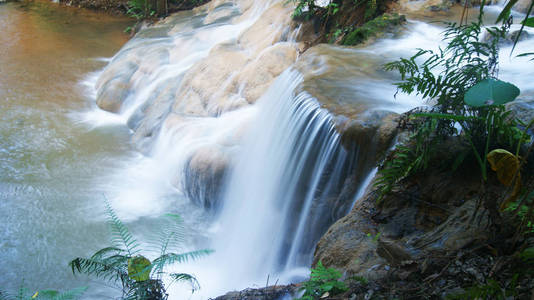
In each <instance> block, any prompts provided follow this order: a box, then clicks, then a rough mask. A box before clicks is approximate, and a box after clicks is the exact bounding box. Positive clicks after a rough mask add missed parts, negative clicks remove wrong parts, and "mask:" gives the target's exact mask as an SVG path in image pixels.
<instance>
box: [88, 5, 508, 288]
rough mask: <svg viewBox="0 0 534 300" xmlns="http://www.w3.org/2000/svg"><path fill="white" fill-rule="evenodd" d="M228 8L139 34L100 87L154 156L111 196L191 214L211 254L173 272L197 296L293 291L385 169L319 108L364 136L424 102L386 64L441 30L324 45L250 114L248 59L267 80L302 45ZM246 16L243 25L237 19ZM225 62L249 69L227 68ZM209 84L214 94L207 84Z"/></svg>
mask: <svg viewBox="0 0 534 300" xmlns="http://www.w3.org/2000/svg"><path fill="white" fill-rule="evenodd" d="M230 8H231V10H230V11H231V13H229V14H223V15H225V17H224V18H222V20H223V21H220V23H209V22H208V23H206V22H205V18H207V17H206V15H205V14H204V15H202V16H198V15H193V16H188V18H189V19H187V20H184V21H183V22H182V23H180V24H179V25H173V26H170V27H165V23H164V25H163V29H162V28H159V29H158V28H153V29H148V31H147V32H143V31H142V32H141V33H140V35H139V36H138V37H136V39H134V40H133V41H131V42H130V43H129V44H128V45H127V47H126V48H125V49H124V50H123V51H121V52H120V53H119V54H117V56H116V57H115V58H114V59H113V60H112V61H111V63H110V65H109V66H108V68H107V69H106V70H105V72H104V74H103V75H102V76H101V77H100V79H99V82H98V84H97V86H98V87H99V95H98V99H99V100H100V101H101V102H102V101H103V102H106V101H108V100H110V99H111V98H112V97H111V98H110V97H108V96H109V95H119V96H120V97H119V98H120V99H122V100H123V102H122V103H119V104H117V105H118V108H117V107H114V105H115V104H114V103H113V102H111V103H107V104H106V103H104V104H102V103H100V104H101V105H103V106H104V107H107V108H109V109H110V110H115V111H119V112H121V114H122V116H123V117H124V119H125V120H126V119H128V125H129V126H130V128H132V129H134V131H135V133H134V141H135V142H136V143H137V144H138V146H139V145H141V147H140V148H141V149H142V150H144V152H145V153H148V154H149V157H148V158H143V159H141V161H142V162H141V163H136V162H131V163H129V164H130V165H129V166H127V167H126V168H125V170H124V171H123V172H120V173H119V174H118V175H116V176H115V177H114V178H113V179H112V180H111V182H114V183H117V182H124V184H119V188H115V190H114V195H112V200H113V204H114V206H115V207H118V208H119V212H122V216H123V217H125V218H126V219H127V217H132V218H133V219H135V218H139V217H143V216H147V215H156V214H159V213H162V212H164V211H166V209H168V208H169V207H171V206H173V205H174V207H175V208H176V203H181V204H179V207H180V208H186V211H182V212H181V213H182V214H185V215H186V216H185V218H186V222H188V224H189V226H190V227H199V228H202V229H200V230H198V231H196V233H198V234H200V235H202V236H203V237H204V238H203V239H201V241H200V242H198V241H197V242H196V243H195V240H194V239H192V240H191V245H189V246H188V249H186V250H191V249H193V248H204V247H207V248H212V249H214V250H215V253H214V254H212V255H211V256H210V257H208V258H206V259H204V260H202V261H198V262H194V263H191V264H187V265H183V266H177V267H176V268H177V269H176V270H177V271H180V272H184V271H185V272H189V273H193V274H195V275H196V276H197V277H198V279H199V281H200V283H201V286H202V287H203V288H202V290H201V291H200V292H199V293H196V294H195V296H198V297H201V298H206V297H213V296H216V295H219V294H222V293H224V292H226V291H229V290H233V289H241V288H245V287H254V286H263V285H264V284H265V282H266V281H267V280H268V279H267V278H270V280H271V281H270V283H274V282H276V281H278V282H279V283H286V282H291V281H295V280H298V279H303V278H304V277H305V276H306V275H307V273H308V272H309V269H308V268H309V265H310V263H311V259H312V254H313V250H314V246H315V243H316V242H317V240H318V239H319V238H320V236H321V235H322V234H323V233H324V231H325V230H326V229H327V228H328V226H329V225H330V224H332V223H333V222H334V221H335V220H336V219H337V218H339V217H341V216H342V215H343V214H345V213H347V211H348V210H349V209H350V208H351V206H352V205H353V203H354V200H356V198H357V197H359V196H361V195H362V193H361V188H362V187H365V186H366V185H367V184H369V182H370V180H371V178H372V176H371V175H370V174H373V173H374V172H375V171H376V169H374V165H375V150H374V148H373V146H374V145H375V144H376V141H375V136H374V135H373V134H370V135H369V136H364V137H362V138H360V139H359V142H360V144H356V145H351V146H350V147H346V146H347V145H346V144H343V143H342V136H341V135H340V134H339V133H338V132H337V130H336V127H335V125H334V124H335V123H336V124H337V123H338V122H339V121H340V120H338V119H343V118H345V119H346V117H339V116H336V118H334V117H333V115H331V113H329V112H328V111H327V110H325V109H323V108H321V105H325V106H326V107H328V109H329V110H330V112H332V113H334V112H335V111H336V109H332V107H336V105H337V107H338V108H339V107H341V108H342V109H344V108H346V107H347V108H350V109H353V108H354V109H353V110H354V113H352V115H351V116H352V117H354V116H356V117H358V118H359V117H362V116H364V117H365V118H362V119H361V120H359V122H360V121H361V123H362V126H363V127H365V126H367V125H368V124H367V123H369V120H371V119H373V118H375V116H380V118H378V117H377V120H381V117H382V116H383V115H384V111H385V112H386V114H387V113H390V112H391V111H394V112H402V111H406V110H408V109H409V108H412V107H414V106H415V105H417V104H418V101H417V100H416V99H413V98H410V97H405V96H404V97H399V98H397V99H396V100H395V99H393V94H394V86H393V85H392V82H393V80H394V78H392V75H387V74H386V73H384V72H381V71H377V70H376V69H379V68H380V67H379V66H380V65H381V64H382V63H383V62H384V61H385V60H390V59H391V60H393V59H396V58H397V57H399V56H407V55H409V54H410V53H411V51H412V48H413V45H414V44H423V43H427V42H428V41H430V43H431V44H432V45H434V46H436V47H437V45H439V42H440V41H439V39H437V37H438V36H439V35H438V34H437V33H439V32H440V31H441V29H440V28H439V27H434V26H430V25H428V24H425V23H422V22H412V23H411V24H410V25H409V28H411V29H413V30H412V31H411V33H410V34H408V35H405V36H403V37H402V38H401V39H400V40H398V39H397V40H392V39H388V40H384V41H380V42H378V43H376V44H375V45H371V46H369V47H367V48H363V49H340V48H336V47H330V46H324V47H322V48H321V47H318V48H317V49H314V50H309V51H308V53H311V54H308V53H307V54H305V55H304V56H303V57H301V58H300V59H299V62H300V65H301V66H300V67H295V68H290V69H288V70H286V71H285V72H283V73H282V74H281V75H280V76H278V78H277V79H276V80H275V82H274V83H273V84H272V85H271V87H270V88H269V89H268V90H267V92H266V93H264V94H263V96H262V97H261V98H260V99H259V100H258V103H257V104H255V105H248V104H249V103H250V104H253V103H254V102H255V101H256V99H253V100H250V99H249V98H250V97H249V95H248V94H247V93H249V94H250V93H251V92H250V90H251V89H253V88H255V87H250V86H248V87H247V86H246V84H245V82H244V80H245V79H243V78H247V76H243V74H245V75H250V73H247V72H246V71H247V70H246V69H247V67H242V66H240V64H244V65H247V66H248V67H250V66H252V67H251V68H257V69H258V70H256V69H253V71H258V72H259V69H260V67H261V64H260V63H261V62H262V59H263V58H264V56H263V55H265V53H270V52H269V51H273V52H274V53H276V55H278V53H279V52H276V51H279V50H280V49H279V48H281V49H286V48H289V49H291V48H294V47H295V43H293V42H292V41H291V40H290V39H291V36H294V34H295V33H296V32H298V29H297V30H295V31H294V32H293V33H290V30H287V29H284V28H282V29H280V28H279V26H274V27H273V28H276V30H278V31H280V32H284V33H283V34H281V35H280V36H281V37H280V38H279V39H278V40H277V39H274V40H273V42H272V44H267V45H266V48H265V49H261V48H260V49H258V47H252V46H250V45H247V43H246V39H243V38H242V34H243V32H246V31H247V30H252V32H254V30H255V29H254V27H253V25H252V23H254V21H255V20H260V19H261V18H259V17H258V16H259V15H260V13H254V14H251V16H249V19H245V21H243V20H242V19H240V16H239V13H237V12H236V11H235V7H233V6H220V7H219V8H217V9H219V11H218V12H219V13H220V12H223V11H224V10H227V9H230ZM217 9H216V10H215V11H217ZM264 9H265V8H264ZM260 11H261V10H260ZM208 16H209V14H208ZM236 19H239V20H240V22H237V23H235V24H234V23H233V24H231V25H229V24H228V23H227V21H228V20H236ZM218 20H221V18H219V19H218ZM191 24H193V25H191ZM190 25H191V26H190ZM249 26H252V27H249ZM191 27H192V28H191ZM251 28H252V29H251ZM182 29H183V31H180V30H182ZM158 30H159V31H158ZM161 31H164V34H162V33H161ZM151 35H155V37H154V36H152V37H151ZM162 36H163V37H162ZM191 36H193V37H194V38H193V39H191V40H189V38H190V37H191ZM185 41H187V43H185ZM152 42H154V43H152ZM277 47H278V48H277ZM284 47H285V48H284ZM292 51H294V49H292ZM214 57H215V58H222V63H221V62H220V61H218V60H214V59H213V58H214ZM275 57H276V56H275ZM325 57H326V58H327V59H324V58H325ZM226 59H227V61H225V60H226ZM203 60H208V61H209V62H210V63H214V64H213V65H210V64H208V63H205V62H204V61H203ZM327 60H330V61H328V62H325V61H327ZM291 62H293V61H291ZM219 63H220V64H219ZM225 63H228V64H229V65H230V66H231V67H236V68H240V69H239V70H238V71H234V70H229V71H228V70H226V69H225V68H227V69H231V67H225ZM303 64H304V65H306V66H308V65H309V66H312V69H311V70H310V69H307V68H306V67H304V68H303V67H302V65H303ZM297 65H299V63H297ZM315 65H317V68H315ZM340 66H341V67H340ZM122 68H127V70H126V71H125V70H124V69H122ZM218 68H219V69H218ZM221 69H222V70H221ZM297 69H298V71H297ZM214 70H215V71H214ZM225 71H228V72H227V73H225ZM217 72H219V73H222V74H223V76H221V75H220V74H219V73H217ZM240 72H242V73H240ZM258 72H257V73H258ZM280 72H281V71H280ZM503 73H506V74H509V72H506V71H504V72H503ZM205 74H208V75H205ZM274 74H276V75H278V73H274ZM270 75H271V76H272V77H273V75H272V74H270ZM199 76H200V79H198V78H197V77H199ZM210 76H211V77H210ZM212 78H216V80H215V82H216V83H218V85H215V86H214V85H210V84H205V85H202V84H199V81H203V80H207V81H209V80H211V79H212ZM247 79H248V78H247ZM240 80H241V81H240ZM355 82H357V83H358V84H355ZM120 84H126V85H127V86H128V88H126V89H124V90H122V91H120V92H118V91H116V90H114V89H113V87H111V86H113V85H118V86H120ZM199 86H204V87H205V88H206V91H200V90H199V89H198V87H199ZM228 91H230V92H228ZM122 93H124V94H122ZM317 95H319V96H317ZM320 96H322V98H321V97H320ZM247 97H249V98H247ZM245 98H246V99H245ZM244 99H245V100H246V102H245V100H244ZM317 99H319V100H317ZM325 99H326V100H325ZM325 101H331V102H333V103H334V104H332V103H326V104H325ZM319 103H321V104H319ZM340 103H341V104H340ZM108 104H109V106H107V105H108ZM341 121H343V122H344V121H346V120H341ZM371 123H372V122H371ZM371 132H372V131H371ZM139 141H142V142H140V143H139ZM342 144H343V146H342ZM147 149H148V150H147ZM346 186H352V187H353V188H352V189H351V190H346V189H345V188H346ZM358 187H360V192H358ZM177 198H179V199H181V200H179V201H178V200H176V199H177ZM187 198H189V199H187ZM184 201H185V202H187V201H193V202H196V203H197V204H200V206H203V207H204V208H207V209H208V210H209V211H210V213H209V214H204V213H201V212H199V211H200V210H199V209H198V208H196V209H195V208H193V207H191V206H185V205H184V204H183V203H184ZM154 207H156V208H154ZM199 220H200V221H199ZM189 248H191V249H189ZM170 291H171V296H172V297H178V295H183V296H185V295H187V294H189V290H188V289H184V290H181V289H180V288H177V290H170ZM172 297H171V298H172Z"/></svg>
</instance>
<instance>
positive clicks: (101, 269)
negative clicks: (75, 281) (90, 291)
mask: <svg viewBox="0 0 534 300" xmlns="http://www.w3.org/2000/svg"><path fill="white" fill-rule="evenodd" d="M127 261H128V257H127V256H121V255H114V256H110V257H108V258H106V259H102V260H100V259H87V258H81V257H78V258H76V259H74V260H72V261H71V262H69V266H70V267H71V270H72V273H73V274H76V272H78V273H80V274H86V275H93V276H96V277H98V278H101V279H104V280H108V281H115V282H117V281H121V283H125V282H128V281H130V279H129V277H128V270H127V267H126V266H127V265H128V264H127Z"/></svg>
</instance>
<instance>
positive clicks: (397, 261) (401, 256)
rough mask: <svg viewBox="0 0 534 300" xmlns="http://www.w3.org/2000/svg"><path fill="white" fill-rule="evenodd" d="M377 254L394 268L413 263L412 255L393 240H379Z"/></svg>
mask: <svg viewBox="0 0 534 300" xmlns="http://www.w3.org/2000/svg"><path fill="white" fill-rule="evenodd" d="M377 242H378V246H377V249H376V253H377V254H378V255H379V256H381V257H383V258H384V259H386V260H387V262H388V263H389V264H390V265H392V266H401V265H403V264H405V263H408V262H411V261H413V257H412V255H411V254H410V253H409V252H408V251H407V250H406V249H405V247H403V246H402V245H401V244H400V243H399V242H397V241H394V240H391V239H384V238H382V239H379V240H378V241H377Z"/></svg>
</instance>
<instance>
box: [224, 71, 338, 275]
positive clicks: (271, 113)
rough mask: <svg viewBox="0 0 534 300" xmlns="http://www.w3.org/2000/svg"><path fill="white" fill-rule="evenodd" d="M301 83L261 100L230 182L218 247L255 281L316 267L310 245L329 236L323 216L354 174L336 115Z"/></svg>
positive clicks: (296, 79) (290, 76)
mask: <svg viewBox="0 0 534 300" xmlns="http://www.w3.org/2000/svg"><path fill="white" fill-rule="evenodd" d="M301 82H302V77H301V75H300V74H299V73H298V72H297V71H294V70H288V71H286V72H284V73H283V74H282V75H281V76H280V77H279V78H278V79H277V80H276V81H275V83H274V84H273V85H272V87H271V88H270V89H269V90H268V91H267V93H266V94H264V96H263V97H262V98H261V99H260V100H259V103H258V106H259V107H258V109H259V111H260V114H259V115H258V116H257V118H256V120H255V121H254V126H253V127H252V128H251V130H250V132H249V134H248V137H247V138H246V140H245V141H244V145H243V147H242V150H241V152H240V154H239V155H238V162H237V163H236V166H235V167H234V168H233V170H232V171H231V175H230V178H229V180H228V182H227V183H226V185H227V186H226V192H225V195H224V201H223V203H224V204H223V205H224V207H223V209H222V212H221V216H220V225H221V227H222V232H221V233H220V234H219V235H218V238H217V240H216V241H215V245H216V247H215V248H217V249H219V248H221V249H224V250H222V252H224V253H223V254H222V255H223V256H224V257H228V258H230V260H229V261H228V262H229V263H230V264H232V265H234V266H235V267H236V268H242V270H240V273H242V274H246V273H250V274H249V275H250V276H251V277H254V275H256V274H260V275H261V276H266V275H267V274H275V273H277V272H280V271H282V270H284V269H286V268H291V267H295V266H306V265H309V264H310V262H311V254H312V252H313V242H312V243H310V242H309V241H316V240H317V238H318V236H317V235H318V234H320V233H321V232H320V231H321V229H324V228H320V227H321V226H320V225H321V220H319V217H320V216H321V211H322V209H325V208H327V207H328V206H329V205H332V204H333V203H328V201H331V200H332V199H329V197H335V195H336V192H338V191H339V189H340V186H341V184H342V183H343V179H344V178H342V173H343V171H345V169H346V168H347V165H346V164H345V163H346V161H347V153H346V151H345V150H344V149H343V148H342V147H341V145H340V141H339V140H340V137H339V135H338V133H337V132H336V131H335V128H334V125H333V122H332V119H331V117H330V115H329V113H328V112H327V111H325V110H323V109H321V108H320V107H319V105H318V103H317V101H316V100H315V99H313V98H312V97H311V96H310V95H309V94H307V93H306V92H300V93H296V90H297V87H298V85H299V84H300V83H301ZM236 216H239V218H236ZM243 242H246V244H247V245H250V246H248V247H243ZM304 245H305V246H306V247H304V248H305V249H303V246H304ZM233 258H235V259H237V260H238V261H239V260H243V261H246V264H245V265H243V264H238V263H237V261H232V259H233ZM247 276H248V275H247ZM261 279H264V278H261Z"/></svg>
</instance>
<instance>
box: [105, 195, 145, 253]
mask: <svg viewBox="0 0 534 300" xmlns="http://www.w3.org/2000/svg"><path fill="white" fill-rule="evenodd" d="M106 212H107V214H108V223H109V226H110V229H111V235H112V242H113V244H114V246H115V247H117V248H120V247H122V246H124V250H126V251H127V252H128V255H129V256H134V255H135V254H136V253H137V252H139V250H138V249H137V248H138V247H139V243H138V242H137V240H136V239H135V238H134V237H133V236H132V234H131V233H130V231H129V230H128V227H126V226H125V225H124V224H123V223H122V221H121V220H120V219H119V217H117V214H116V213H115V211H114V210H113V208H112V207H111V205H110V204H109V202H108V201H107V200H106Z"/></svg>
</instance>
